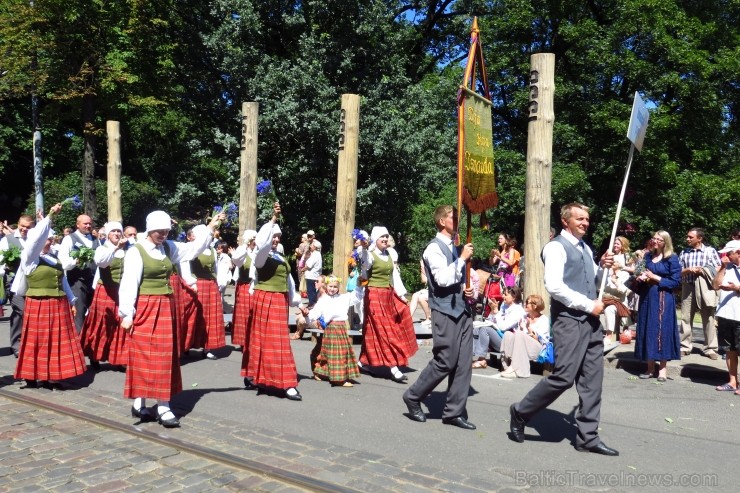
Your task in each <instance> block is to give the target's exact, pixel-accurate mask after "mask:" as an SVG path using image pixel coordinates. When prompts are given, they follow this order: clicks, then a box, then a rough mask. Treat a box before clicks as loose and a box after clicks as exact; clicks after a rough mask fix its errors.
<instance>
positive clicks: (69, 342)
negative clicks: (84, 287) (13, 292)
mask: <svg viewBox="0 0 740 493" xmlns="http://www.w3.org/2000/svg"><path fill="white" fill-rule="evenodd" d="M85 370H87V367H86V366H85V356H84V355H83V353H82V347H81V346H80V341H79V340H78V339H77V331H76V330H75V324H74V321H73V320H72V309H71V307H70V305H69V301H67V298H66V297H64V296H63V297H59V298H52V297H46V296H43V297H38V298H37V297H31V296H27V297H26V307H25V310H24V313H23V332H22V335H21V345H20V350H19V356H18V364H17V365H16V367H15V374H14V376H15V378H23V379H27V380H63V379H65V378H72V377H75V376H77V375H81V374H83V373H85Z"/></svg>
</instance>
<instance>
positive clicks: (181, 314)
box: [170, 272, 187, 354]
mask: <svg viewBox="0 0 740 493" xmlns="http://www.w3.org/2000/svg"><path fill="white" fill-rule="evenodd" d="M170 286H171V287H172V302H173V303H174V304H175V328H176V333H177V347H178V348H179V350H180V354H182V353H183V352H184V351H185V334H186V332H187V325H186V324H185V306H184V304H183V303H184V302H183V296H184V295H183V293H182V291H183V289H185V288H183V287H182V278H181V277H180V276H179V275H178V274H177V273H176V272H173V273H172V275H171V276H170Z"/></svg>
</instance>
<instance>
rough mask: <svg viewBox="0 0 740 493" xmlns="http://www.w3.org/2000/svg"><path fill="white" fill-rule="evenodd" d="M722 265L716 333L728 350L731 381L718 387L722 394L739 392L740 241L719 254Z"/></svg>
mask: <svg viewBox="0 0 740 493" xmlns="http://www.w3.org/2000/svg"><path fill="white" fill-rule="evenodd" d="M719 253H721V254H722V256H721V257H720V266H719V269H717V274H716V275H715V276H714V279H713V280H712V287H714V289H718V290H719V303H718V304H717V332H718V333H719V344H720V345H721V346H722V348H723V349H724V350H725V351H726V354H727V355H726V362H727V373H728V375H729V378H728V382H727V383H726V384H724V385H720V386H719V387H717V390H720V391H733V392H734V393H735V395H740V391H739V390H738V389H737V356H738V348H740V270H739V269H738V268H740V240H731V241H729V242H728V243H727V244H726V245H725V247H724V248H723V249H722V250H720V251H719Z"/></svg>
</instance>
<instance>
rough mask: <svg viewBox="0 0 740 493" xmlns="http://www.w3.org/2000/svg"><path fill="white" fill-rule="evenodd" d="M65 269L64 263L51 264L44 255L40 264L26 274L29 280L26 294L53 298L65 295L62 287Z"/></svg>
mask: <svg viewBox="0 0 740 493" xmlns="http://www.w3.org/2000/svg"><path fill="white" fill-rule="evenodd" d="M63 278H64V271H63V270H62V265H61V264H59V263H57V264H56V265H51V264H49V263H47V262H46V261H45V260H44V259H43V257H42V258H40V259H39V265H38V267H36V269H34V271H33V272H31V273H30V274H29V275H28V276H26V281H27V282H28V291H26V296H38V297H41V296H50V297H52V298H61V297H62V296H65V294H64V290H63V289H62V279H63Z"/></svg>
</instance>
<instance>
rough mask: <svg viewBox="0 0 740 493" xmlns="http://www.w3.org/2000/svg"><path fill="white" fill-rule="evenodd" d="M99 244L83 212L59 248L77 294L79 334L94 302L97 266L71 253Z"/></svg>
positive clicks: (76, 315) (76, 319) (71, 285)
mask: <svg viewBox="0 0 740 493" xmlns="http://www.w3.org/2000/svg"><path fill="white" fill-rule="evenodd" d="M99 246H100V242H99V241H98V239H97V238H94V237H93V235H92V219H91V218H90V216H88V215H86V214H82V215H79V216H77V230H76V231H75V232H73V233H71V234H69V235H67V236H65V237H64V239H63V240H62V244H61V246H60V248H59V261H60V262H61V264H62V267H63V268H64V269H65V271H66V275H67V282H69V287H70V288H71V289H72V293H73V294H74V295H75V304H74V306H75V310H76V311H75V329H76V330H77V333H78V334H79V333H80V331H81V330H82V325H83V324H84V323H85V314H86V313H87V309H88V308H89V307H90V304H91V303H92V298H93V278H94V277H95V269H96V267H95V263H94V262H90V263H88V264H85V265H80V263H79V262H78V261H77V259H75V258H73V257H72V256H71V255H72V252H73V251H75V250H79V249H80V248H82V247H87V248H91V249H93V250H95V249H96V248H98V247H99ZM72 266H74V267H72Z"/></svg>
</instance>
